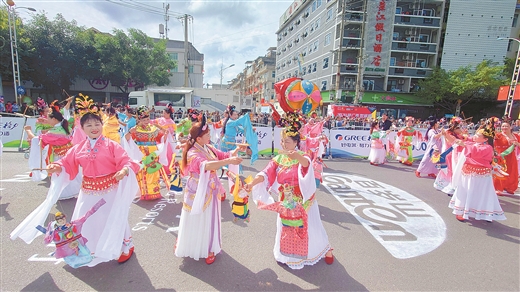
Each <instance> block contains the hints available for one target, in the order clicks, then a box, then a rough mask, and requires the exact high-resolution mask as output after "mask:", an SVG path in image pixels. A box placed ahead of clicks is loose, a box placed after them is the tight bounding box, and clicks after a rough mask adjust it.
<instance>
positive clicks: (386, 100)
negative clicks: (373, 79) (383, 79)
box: [362, 92, 433, 106]
mask: <svg viewBox="0 0 520 292" xmlns="http://www.w3.org/2000/svg"><path fill="white" fill-rule="evenodd" d="M362 103H363V104H387V105H408V106H433V103H432V102H429V101H425V100H423V99H422V98H419V97H416V96H414V95H413V94H411V93H395V92H365V93H363V98H362Z"/></svg>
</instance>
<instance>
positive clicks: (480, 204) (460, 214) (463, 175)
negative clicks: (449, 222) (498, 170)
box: [446, 129, 506, 222]
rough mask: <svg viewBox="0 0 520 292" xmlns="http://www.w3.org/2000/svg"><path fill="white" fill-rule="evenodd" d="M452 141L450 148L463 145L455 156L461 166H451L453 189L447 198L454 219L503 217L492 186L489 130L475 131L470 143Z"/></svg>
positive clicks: (487, 219)
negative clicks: (451, 194)
mask: <svg viewBox="0 0 520 292" xmlns="http://www.w3.org/2000/svg"><path fill="white" fill-rule="evenodd" d="M446 138H447V139H449V140H454V141H452V142H451V143H454V144H455V145H456V146H454V147H459V148H460V147H463V150H462V151H463V152H462V153H461V155H459V159H460V160H461V161H457V163H461V164H462V168H461V169H458V168H456V169H454V174H453V185H454V187H456V190H455V192H454V194H453V197H452V198H451V200H450V203H449V205H448V206H449V207H450V208H452V209H453V214H455V215H456V218H457V220H459V221H464V220H466V219H469V217H472V218H475V219H476V220H486V221H489V222H491V221H493V220H505V219H506V217H505V215H504V211H502V207H501V206H500V202H499V201H498V197H497V195H496V193H495V188H494V187H493V178H492V174H491V162H492V161H493V146H491V145H492V144H493V132H491V131H487V130H485V129H480V130H478V131H477V132H476V133H475V135H474V136H473V142H470V141H466V142H463V141H462V140H455V139H454V138H453V137H450V136H447V135H446Z"/></svg>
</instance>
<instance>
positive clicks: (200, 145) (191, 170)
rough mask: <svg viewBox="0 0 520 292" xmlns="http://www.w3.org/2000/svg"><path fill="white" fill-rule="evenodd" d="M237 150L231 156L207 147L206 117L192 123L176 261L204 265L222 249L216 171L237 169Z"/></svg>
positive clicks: (186, 150) (184, 157)
mask: <svg viewBox="0 0 520 292" xmlns="http://www.w3.org/2000/svg"><path fill="white" fill-rule="evenodd" d="M241 148H242V147H238V148H236V149H235V150H233V151H231V152H223V151H220V150H218V149H216V148H214V147H213V146H211V145H210V132H209V128H208V125H207V124H206V119H205V116H203V117H202V121H201V122H197V123H194V124H193V126H192V127H191V129H190V134H189V139H188V141H187V142H186V144H185V148H184V151H183V153H182V161H183V163H182V165H183V173H184V175H186V176H187V182H186V186H185V188H184V202H183V208H182V212H181V218H180V222H179V233H178V234H179V235H178V237H177V242H176V244H175V247H174V252H175V255H176V256H178V257H190V258H193V259H195V260H199V258H205V259H206V264H208V265H210V264H212V263H213V262H214V261H215V256H216V255H217V254H218V253H220V251H221V249H222V234H221V200H220V196H222V195H223V194H225V193H226V191H225V190H224V187H223V186H222V184H221V182H220V180H219V178H218V177H217V175H216V170H218V169H219V168H221V167H223V166H225V165H228V164H233V165H238V164H240V163H241V162H242V158H240V157H237V153H238V150H239V149H241Z"/></svg>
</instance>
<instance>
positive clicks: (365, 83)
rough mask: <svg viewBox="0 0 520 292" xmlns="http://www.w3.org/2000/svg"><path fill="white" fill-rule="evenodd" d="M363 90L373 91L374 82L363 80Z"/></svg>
mask: <svg viewBox="0 0 520 292" xmlns="http://www.w3.org/2000/svg"><path fill="white" fill-rule="evenodd" d="M363 88H364V89H365V90H374V80H363Z"/></svg>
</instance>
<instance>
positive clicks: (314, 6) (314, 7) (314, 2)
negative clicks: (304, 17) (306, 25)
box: [311, 1, 317, 12]
mask: <svg viewBox="0 0 520 292" xmlns="http://www.w3.org/2000/svg"><path fill="white" fill-rule="evenodd" d="M316 4H317V3H316V1H313V2H312V10H311V12H314V11H316Z"/></svg>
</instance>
